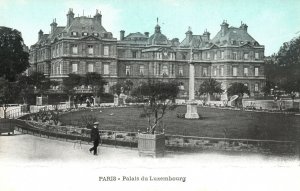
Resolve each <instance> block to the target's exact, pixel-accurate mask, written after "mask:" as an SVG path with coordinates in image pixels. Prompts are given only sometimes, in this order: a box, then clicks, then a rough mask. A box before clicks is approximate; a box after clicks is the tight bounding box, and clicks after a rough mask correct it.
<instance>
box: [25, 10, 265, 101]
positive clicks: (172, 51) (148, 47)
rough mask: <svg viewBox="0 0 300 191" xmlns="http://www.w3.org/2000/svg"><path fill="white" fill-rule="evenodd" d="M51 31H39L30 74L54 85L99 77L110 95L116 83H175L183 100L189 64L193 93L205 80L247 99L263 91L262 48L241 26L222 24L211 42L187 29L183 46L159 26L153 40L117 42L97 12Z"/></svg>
mask: <svg viewBox="0 0 300 191" xmlns="http://www.w3.org/2000/svg"><path fill="white" fill-rule="evenodd" d="M50 26H51V32H50V34H44V33H43V31H42V30H40V31H39V33H38V41H37V43H35V44H34V45H32V46H31V48H30V63H31V68H30V71H38V72H43V73H44V74H45V75H46V76H48V77H49V78H50V79H52V80H55V81H58V82H62V80H63V78H66V77H68V74H69V73H76V74H85V73H87V72H97V73H100V74H101V75H102V76H103V78H104V79H105V80H106V81H107V82H108V85H107V86H106V87H105V91H106V92H109V87H110V86H112V85H113V84H115V83H117V82H118V81H125V80H130V81H132V82H133V84H134V85H138V84H140V83H141V82H142V81H147V80H148V79H154V80H160V81H173V80H176V81H178V82H180V84H181V86H180V89H181V92H183V93H182V95H183V96H187V95H188V82H189V80H188V79H189V61H190V59H192V62H193V63H194V65H195V88H196V90H197V89H198V87H199V86H200V84H201V83H202V82H203V81H204V80H205V79H208V78H215V79H216V80H217V81H219V82H221V83H222V87H223V88H224V89H226V88H228V87H229V86H230V84H231V83H233V82H241V83H244V84H245V85H247V86H248V87H249V89H250V92H251V96H256V95H259V94H260V93H261V90H262V87H263V86H264V85H265V80H266V78H265V75H264V46H262V45H260V44H259V43H258V42H257V41H256V40H255V39H254V38H253V37H251V36H250V35H249V34H248V32H247V28H248V26H247V25H246V24H244V23H241V26H240V27H229V24H228V23H227V21H223V23H222V24H221V28H220V31H219V32H218V33H217V34H216V35H215V36H214V37H213V38H211V37H210V33H209V32H208V31H204V33H203V34H200V35H194V34H193V32H192V31H191V29H188V31H187V32H186V33H185V34H186V37H185V39H183V40H182V41H179V39H178V38H174V39H171V40H170V39H169V38H168V37H167V36H166V35H165V34H163V31H162V29H161V27H160V26H159V25H158V24H157V25H156V26H155V28H154V30H153V33H152V34H150V33H149V32H144V33H141V32H136V33H130V34H128V35H125V31H124V30H121V31H120V37H119V38H120V39H119V40H117V39H116V38H114V37H113V35H112V33H111V32H107V31H106V29H105V28H104V27H103V25H102V15H101V13H99V12H98V11H96V14H95V16H93V17H91V16H90V17H89V16H80V17H74V13H73V10H72V9H70V10H69V12H68V13H67V24H66V26H58V24H57V23H56V20H53V22H52V23H51V24H50ZM191 53H192V54H191ZM191 56H192V58H191ZM53 88H54V89H56V90H59V89H60V88H61V87H60V86H58V87H53ZM80 88H82V89H85V88H87V87H80Z"/></svg>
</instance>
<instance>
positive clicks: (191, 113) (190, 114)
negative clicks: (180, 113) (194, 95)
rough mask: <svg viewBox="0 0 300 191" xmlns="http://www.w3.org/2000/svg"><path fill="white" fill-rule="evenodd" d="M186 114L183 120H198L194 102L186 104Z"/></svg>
mask: <svg viewBox="0 0 300 191" xmlns="http://www.w3.org/2000/svg"><path fill="white" fill-rule="evenodd" d="M186 104H187V105H186V108H187V111H186V114H185V118H186V119H198V118H199V114H198V111H197V102H195V101H193V100H192V101H187V103H186Z"/></svg>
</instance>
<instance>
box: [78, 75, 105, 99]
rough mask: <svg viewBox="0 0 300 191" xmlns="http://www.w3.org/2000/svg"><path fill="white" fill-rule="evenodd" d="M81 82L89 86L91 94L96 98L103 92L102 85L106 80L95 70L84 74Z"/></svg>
mask: <svg viewBox="0 0 300 191" xmlns="http://www.w3.org/2000/svg"><path fill="white" fill-rule="evenodd" d="M83 84H84V85H87V86H91V88H92V92H93V96H94V97H95V98H96V97H98V96H100V95H102V94H103V91H104V87H103V86H104V85H105V84H107V82H106V81H105V80H104V79H103V77H102V76H101V74H98V73H96V72H89V73H87V74H86V75H85V77H84V79H83Z"/></svg>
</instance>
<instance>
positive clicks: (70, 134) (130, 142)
mask: <svg viewBox="0 0 300 191" xmlns="http://www.w3.org/2000/svg"><path fill="white" fill-rule="evenodd" d="M11 120H13V122H10V124H13V125H14V128H15V129H16V130H17V131H20V132H22V133H27V134H32V135H35V136H40V137H45V138H51V139H57V140H62V141H72V142H78V143H80V144H81V143H83V144H89V143H90V129H87V128H75V127H72V126H52V125H47V124H44V123H38V122H33V121H25V120H19V119H11ZM100 137H101V144H105V145H113V146H115V147H118V146H121V147H124V146H125V147H129V148H136V147H137V144H138V132H128V131H113V130H100ZM165 137H166V140H165V144H166V147H167V149H168V150H177V151H178V150H181V151H191V152H198V151H204V150H217V151H237V152H254V153H266V154H280V155H295V154H296V153H297V148H298V144H297V142H296V141H278V140H254V139H231V138H213V137H196V136H182V135H169V134H166V135H165Z"/></svg>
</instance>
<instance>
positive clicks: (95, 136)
mask: <svg viewBox="0 0 300 191" xmlns="http://www.w3.org/2000/svg"><path fill="white" fill-rule="evenodd" d="M98 125H99V122H95V123H94V126H93V128H92V130H91V141H93V143H94V146H93V147H92V148H90V153H92V151H94V155H98V154H97V147H98V146H99V142H100V135H99V130H98Z"/></svg>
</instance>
